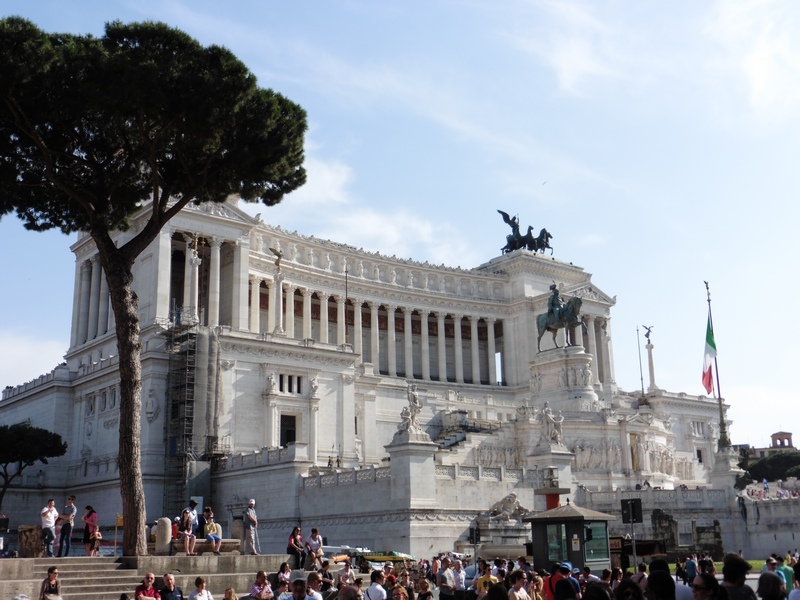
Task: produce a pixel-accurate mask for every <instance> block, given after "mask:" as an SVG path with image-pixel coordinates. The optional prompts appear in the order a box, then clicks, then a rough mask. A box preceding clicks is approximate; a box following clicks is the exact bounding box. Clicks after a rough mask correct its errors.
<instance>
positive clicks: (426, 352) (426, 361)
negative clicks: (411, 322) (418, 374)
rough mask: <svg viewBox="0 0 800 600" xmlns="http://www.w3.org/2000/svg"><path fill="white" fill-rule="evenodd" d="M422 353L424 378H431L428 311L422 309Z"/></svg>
mask: <svg viewBox="0 0 800 600" xmlns="http://www.w3.org/2000/svg"><path fill="white" fill-rule="evenodd" d="M419 318H420V350H421V351H422V352H421V353H420V354H421V355H422V379H424V380H425V381H430V379H431V347H430V340H429V337H428V311H427V310H420V311H419Z"/></svg>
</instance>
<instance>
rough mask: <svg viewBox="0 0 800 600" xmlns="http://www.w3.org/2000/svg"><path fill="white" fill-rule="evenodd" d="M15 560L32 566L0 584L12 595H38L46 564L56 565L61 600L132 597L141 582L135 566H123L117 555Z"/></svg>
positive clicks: (102, 599) (35, 596)
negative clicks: (130, 567)
mask: <svg viewBox="0 0 800 600" xmlns="http://www.w3.org/2000/svg"><path fill="white" fill-rule="evenodd" d="M10 560H11V559H9V561H10ZM14 560H21V561H32V563H33V565H32V566H31V568H30V570H29V571H28V572H27V573H24V574H22V573H20V574H19V577H24V578H21V579H16V578H14V577H13V576H11V578H10V579H6V580H5V581H3V584H2V587H3V589H8V590H9V593H11V594H12V595H14V596H16V595H18V594H25V595H27V596H29V597H30V598H32V599H36V598H38V597H39V588H40V586H41V584H42V581H43V580H44V579H45V577H47V569H48V568H49V567H58V577H59V579H60V580H61V596H62V597H63V598H64V600H78V599H80V600H114V599H116V598H119V596H120V594H122V593H123V592H124V593H126V594H128V595H130V596H133V590H134V589H135V588H136V586H137V585H139V584H140V583H141V581H142V577H141V575H139V574H138V573H137V571H136V569H129V568H125V567H124V565H123V563H122V561H121V559H118V558H102V557H99V558H88V557H85V556H76V557H68V558H29V559H24V558H23V559H14ZM3 562H7V561H3ZM7 577H8V575H7ZM6 597H11V596H6Z"/></svg>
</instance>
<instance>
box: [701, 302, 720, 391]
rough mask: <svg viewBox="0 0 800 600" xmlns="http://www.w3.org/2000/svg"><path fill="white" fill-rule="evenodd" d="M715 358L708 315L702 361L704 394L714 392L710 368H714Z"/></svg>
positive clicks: (712, 334) (715, 350) (712, 333)
mask: <svg viewBox="0 0 800 600" xmlns="http://www.w3.org/2000/svg"><path fill="white" fill-rule="evenodd" d="M716 357H717V344H716V343H714V329H713V328H712V327H711V313H709V314H708V326H707V327H706V353H705V358H704V359H703V387H704V388H706V392H708V393H709V394H711V393H712V392H713V391H714V375H713V373H712V371H711V368H712V367H713V366H714V359H715V358H716Z"/></svg>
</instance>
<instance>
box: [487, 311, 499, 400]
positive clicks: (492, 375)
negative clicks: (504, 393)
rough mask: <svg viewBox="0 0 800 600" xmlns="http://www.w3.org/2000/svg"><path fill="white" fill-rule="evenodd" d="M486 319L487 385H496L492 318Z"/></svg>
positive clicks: (495, 351)
mask: <svg viewBox="0 0 800 600" xmlns="http://www.w3.org/2000/svg"><path fill="white" fill-rule="evenodd" d="M485 321H486V346H487V354H488V355H489V385H497V364H496V362H495V360H496V359H495V355H496V354H497V348H496V347H495V340H494V323H495V320H494V319H485Z"/></svg>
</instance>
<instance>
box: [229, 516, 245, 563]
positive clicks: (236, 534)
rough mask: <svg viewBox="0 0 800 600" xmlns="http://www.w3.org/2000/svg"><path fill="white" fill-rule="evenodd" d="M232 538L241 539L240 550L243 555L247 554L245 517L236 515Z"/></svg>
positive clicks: (232, 525)
mask: <svg viewBox="0 0 800 600" xmlns="http://www.w3.org/2000/svg"><path fill="white" fill-rule="evenodd" d="M231 538H233V539H234V540H239V552H240V553H241V554H242V555H245V554H247V545H246V543H245V530H244V519H243V518H242V517H239V516H237V517H234V518H233V522H232V523H231Z"/></svg>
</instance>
